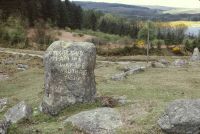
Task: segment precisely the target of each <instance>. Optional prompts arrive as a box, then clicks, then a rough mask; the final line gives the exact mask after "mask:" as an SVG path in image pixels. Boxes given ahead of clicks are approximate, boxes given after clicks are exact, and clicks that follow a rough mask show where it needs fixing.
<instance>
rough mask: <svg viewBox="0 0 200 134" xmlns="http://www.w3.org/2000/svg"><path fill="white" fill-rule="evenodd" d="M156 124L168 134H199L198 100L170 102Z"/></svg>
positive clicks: (199, 107) (199, 104) (199, 112)
mask: <svg viewBox="0 0 200 134" xmlns="http://www.w3.org/2000/svg"><path fill="white" fill-rule="evenodd" d="M158 124H159V126H160V127H161V129H162V130H163V131H164V132H166V133H169V134H199V133H200V129H199V126H200V99H199V100H176V101H174V102H172V103H171V104H169V106H168V107H167V108H166V110H165V113H164V115H163V116H162V117H160V119H159V120H158Z"/></svg>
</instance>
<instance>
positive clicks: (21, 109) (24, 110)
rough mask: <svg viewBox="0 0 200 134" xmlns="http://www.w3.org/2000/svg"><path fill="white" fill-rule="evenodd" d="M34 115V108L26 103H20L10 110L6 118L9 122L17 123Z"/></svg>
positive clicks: (5, 115)
mask: <svg viewBox="0 0 200 134" xmlns="http://www.w3.org/2000/svg"><path fill="white" fill-rule="evenodd" d="M31 115H32V108H31V107H30V106H29V105H28V104H26V103H25V102H24V101H22V102H20V103H18V104H17V105H15V106H14V107H12V108H10V109H9V110H8V111H7V112H6V113H5V114H4V117H5V119H6V121H7V122H10V123H17V122H18V121H20V120H22V119H28V118H30V116H31Z"/></svg>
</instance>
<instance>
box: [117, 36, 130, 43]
mask: <svg viewBox="0 0 200 134" xmlns="http://www.w3.org/2000/svg"><path fill="white" fill-rule="evenodd" d="M117 43H119V44H123V45H127V44H133V39H131V37H128V36H124V37H123V38H120V39H119V40H118V41H117Z"/></svg>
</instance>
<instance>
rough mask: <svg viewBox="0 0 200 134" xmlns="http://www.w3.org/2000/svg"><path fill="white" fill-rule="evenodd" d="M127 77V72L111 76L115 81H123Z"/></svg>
mask: <svg viewBox="0 0 200 134" xmlns="http://www.w3.org/2000/svg"><path fill="white" fill-rule="evenodd" d="M126 77H127V74H126V73H120V74H116V75H114V76H112V77H111V79H112V80H114V81H122V80H124V79H125V78H126Z"/></svg>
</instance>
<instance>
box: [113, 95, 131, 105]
mask: <svg viewBox="0 0 200 134" xmlns="http://www.w3.org/2000/svg"><path fill="white" fill-rule="evenodd" d="M114 99H116V100H117V102H118V104H119V105H126V104H127V103H130V102H131V100H128V99H127V97H126V96H125V95H124V96H119V97H114Z"/></svg>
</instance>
